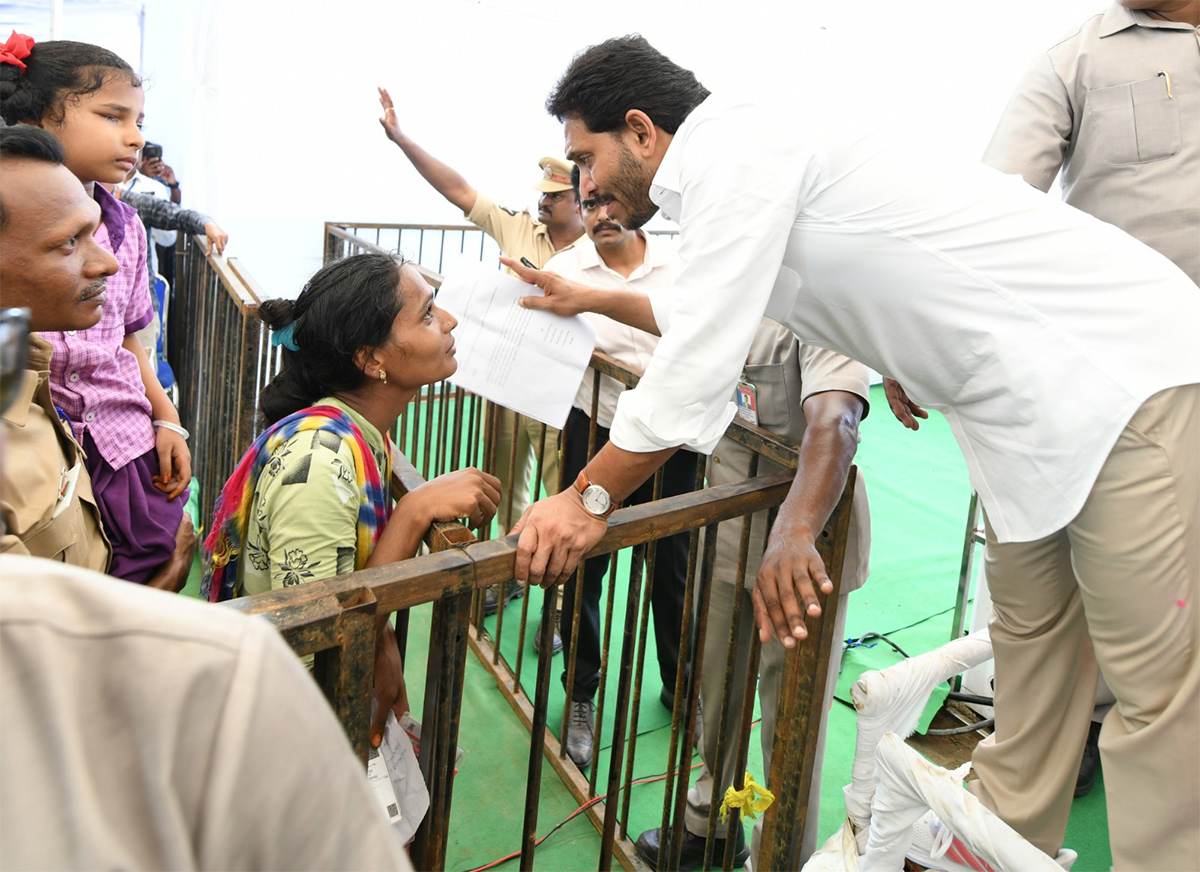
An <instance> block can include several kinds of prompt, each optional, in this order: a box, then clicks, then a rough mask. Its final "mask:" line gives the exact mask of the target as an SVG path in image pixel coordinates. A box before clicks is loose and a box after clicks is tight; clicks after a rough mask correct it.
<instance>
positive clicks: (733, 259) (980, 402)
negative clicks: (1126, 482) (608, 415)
mask: <svg viewBox="0 0 1200 872" xmlns="http://www.w3.org/2000/svg"><path fill="white" fill-rule="evenodd" d="M775 128H776V125H775V124H774V123H773V122H772V119H771V118H770V117H768V116H766V115H764V114H762V113H760V112H759V111H758V110H756V109H755V108H754V107H753V106H751V105H749V104H746V103H740V102H732V101H724V100H721V99H719V98H716V97H710V98H709V99H708V100H706V101H705V102H704V103H703V104H702V105H701V106H699V107H698V108H697V109H695V110H694V111H693V112H692V114H691V116H689V118H688V119H687V121H686V122H685V123H684V124H683V125H682V126H681V127H680V128H679V130H678V131H677V133H676V135H675V137H674V139H673V141H672V142H671V144H670V147H669V148H668V150H667V153H666V155H665V156H664V159H663V161H662V164H661V165H660V167H659V169H658V173H657V174H656V176H655V178H654V181H653V184H652V186H651V197H652V199H653V200H654V202H655V203H657V204H658V205H659V207H660V208H661V210H662V212H663V214H664V215H665V216H666V217H667V218H670V219H672V220H675V221H678V222H679V223H680V225H681V240H682V241H681V249H680V255H681V257H682V259H683V262H684V267H683V270H682V272H681V273H680V275H679V278H678V279H677V281H676V284H675V293H674V295H673V299H672V303H673V305H672V307H671V308H670V310H669V311H663V309H661V308H660V307H658V306H656V309H655V312H656V316H657V317H658V318H659V325H660V327H663V328H664V331H665V333H664V336H663V338H662V340H661V341H660V342H659V345H658V349H657V350H656V352H655V356H654V359H653V361H652V362H651V364H650V366H649V368H648V369H647V372H646V376H645V378H643V379H642V381H641V383H640V385H639V386H638V388H637V389H636V390H634V391H629V392H626V393H625V394H624V395H623V396H622V397H621V400H620V403H619V405H618V410H617V415H616V417H615V419H614V422H613V427H612V441H613V442H614V443H616V444H617V445H618V446H619V447H621V448H624V449H626V450H629V451H637V452H646V451H653V450H657V449H659V448H664V447H668V446H673V445H687V446H689V447H691V448H693V449H695V450H698V451H703V452H706V453H707V452H711V450H712V448H713V446H714V445H715V444H716V442H717V440H718V439H719V438H720V437H721V434H722V433H723V432H724V430H725V427H726V426H727V425H728V423H729V420H730V419H731V418H732V416H733V406H732V404H731V403H730V402H729V397H730V395H731V393H732V391H733V387H734V384H735V382H736V380H737V377H738V374H739V373H740V371H741V365H742V362H743V361H744V360H745V356H746V351H747V349H748V348H749V345H750V340H751V338H752V337H753V335H754V332H755V330H756V329H757V327H758V323H759V319H760V318H761V317H762V315H763V314H764V313H765V314H766V315H767V316H769V317H771V318H774V319H776V320H777V321H780V322H781V323H783V324H785V325H786V326H788V327H790V328H791V329H792V330H794V331H795V332H796V334H797V336H799V337H800V339H801V340H802V341H804V342H807V343H809V344H811V345H817V346H820V347H825V348H830V349H832V350H835V351H838V352H840V353H842V354H845V355H846V356H848V357H851V358H854V359H856V360H859V361H861V362H863V363H865V364H867V365H868V366H871V367H873V368H874V369H876V370H878V371H879V372H882V373H884V374H886V375H889V376H892V377H894V378H897V379H899V380H900V381H901V382H902V383H903V384H904V386H905V387H906V388H907V389H908V392H909V394H910V395H911V396H912V397H913V398H914V399H915V400H917V401H918V402H921V403H924V404H927V405H930V406H932V407H934V408H936V409H939V410H940V411H942V412H943V413H944V414H945V415H946V417H947V419H948V420H949V422H950V425H951V427H952V428H953V431H954V434H955V436H956V438H957V440H958V443H959V445H960V447H961V448H962V451H963V454H964V455H965V457H966V461H967V466H968V469H969V472H970V477H971V483H972V486H973V487H974V488H975V489H976V490H977V491H979V493H980V495H981V497H982V499H983V502H984V505H985V507H986V508H987V511H988V515H989V518H990V521H991V523H992V526H993V529H994V530H995V533H996V535H997V537H998V539H999V540H1000V541H1002V542H1006V541H1025V540H1030V539H1035V538H1039V537H1041V536H1045V535H1048V534H1049V533H1051V532H1053V531H1055V530H1058V529H1060V528H1062V527H1063V526H1065V525H1066V524H1067V522H1069V521H1070V520H1071V519H1072V518H1073V517H1074V516H1075V515H1076V514H1077V513H1078V512H1079V509H1080V508H1081V507H1082V505H1083V502H1084V500H1085V499H1086V498H1087V495H1088V492H1089V491H1090V488H1091V485H1092V483H1093V482H1094V480H1095V477H1096V475H1097V473H1098V471H1099V469H1100V467H1101V465H1102V464H1103V462H1104V459H1105V457H1106V456H1107V455H1108V452H1109V451H1110V449H1111V448H1112V446H1113V444H1114V442H1115V441H1116V439H1117V436H1118V434H1119V433H1120V432H1121V430H1122V429H1123V428H1124V426H1125V424H1126V423H1128V421H1129V419H1130V418H1131V417H1132V416H1133V413H1134V412H1135V411H1136V410H1137V408H1138V407H1139V406H1140V405H1141V403H1142V402H1143V401H1144V400H1145V399H1146V398H1147V397H1149V396H1150V395H1152V394H1154V393H1156V392H1158V391H1160V390H1162V389H1165V388H1167V387H1172V386H1175V385H1181V384H1190V383H1194V382H1200V341H1198V340H1197V337H1198V336H1200V297H1197V295H1196V293H1195V285H1193V284H1192V282H1191V281H1190V280H1189V279H1188V278H1187V276H1185V275H1184V274H1183V273H1182V272H1181V271H1180V270H1179V269H1178V268H1177V267H1175V266H1174V265H1173V264H1172V263H1171V262H1170V261H1168V260H1167V259H1166V258H1164V257H1162V256H1161V255H1159V254H1158V253H1156V252H1154V251H1152V250H1151V249H1149V248H1147V247H1146V246H1145V245H1143V244H1142V243H1140V242H1138V241H1137V240H1135V239H1133V238H1132V237H1130V236H1128V235H1127V234H1125V233H1124V232H1122V231H1120V230H1117V229H1116V228H1114V227H1112V226H1110V225H1108V224H1104V223H1103V222H1100V221H1098V220H1096V219H1095V218H1092V217H1091V216H1088V215H1085V214H1084V213H1082V212H1079V211H1078V210H1076V209H1073V208H1071V207H1069V206H1067V205H1065V204H1063V203H1061V202H1058V201H1057V200H1055V199H1053V198H1051V197H1048V196H1046V195H1044V194H1042V193H1040V192H1038V191H1035V190H1033V189H1032V188H1030V187H1029V186H1028V185H1026V184H1025V183H1024V182H1022V181H1021V180H1020V179H1019V178H1016V177H1008V176H1004V175H1002V174H1001V173H998V172H996V171H994V170H991V169H987V168H985V167H983V166H982V165H978V164H972V163H966V164H963V165H961V166H952V165H946V164H945V163H942V164H941V165H939V166H937V167H936V168H921V166H920V164H921V163H923V162H927V160H925V159H924V158H923V156H917V157H913V156H912V155H906V154H902V153H900V152H897V151H894V150H889V149H888V148H887V147H885V146H884V145H883V144H882V143H880V142H879V141H877V140H876V139H874V138H871V137H861V138H858V139H849V140H846V141H842V142H836V141H832V140H829V141H828V145H826V144H825V143H822V142H818V141H817V139H816V138H815V137H814V138H813V139H812V140H810V141H800V140H799V139H798V138H797V137H794V136H790V135H789V136H784V135H778V134H776V133H775ZM751 144H752V145H753V148H750V147H749V146H750V145H751ZM664 321H665V322H666V323H665V324H664Z"/></svg>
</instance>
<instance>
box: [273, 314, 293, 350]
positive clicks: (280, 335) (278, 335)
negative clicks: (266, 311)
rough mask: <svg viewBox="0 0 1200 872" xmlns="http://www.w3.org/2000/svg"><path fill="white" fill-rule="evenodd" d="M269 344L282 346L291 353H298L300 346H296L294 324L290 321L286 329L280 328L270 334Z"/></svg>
mask: <svg viewBox="0 0 1200 872" xmlns="http://www.w3.org/2000/svg"><path fill="white" fill-rule="evenodd" d="M271 344H272V345H274V346H277V347H278V346H280V345H282V346H283V347H284V348H290V349H291V350H292V351H299V350H300V346H299V345H297V344H296V322H295V321H292V322H291V323H290V324H288V325H287V326H286V327H280V328H278V329H277V330H273V331H272V332H271Z"/></svg>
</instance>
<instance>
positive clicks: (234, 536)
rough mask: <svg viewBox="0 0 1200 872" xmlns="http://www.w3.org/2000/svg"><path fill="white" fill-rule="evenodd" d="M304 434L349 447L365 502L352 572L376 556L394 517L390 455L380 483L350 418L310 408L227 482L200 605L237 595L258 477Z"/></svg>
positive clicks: (275, 431)
mask: <svg viewBox="0 0 1200 872" xmlns="http://www.w3.org/2000/svg"><path fill="white" fill-rule="evenodd" d="M302 430H328V431H330V432H331V433H336V434H337V435H338V436H341V437H342V438H343V439H345V440H346V441H347V443H348V444H349V445H350V450H351V452H352V453H353V455H354V475H355V480H356V482H357V484H358V491H359V495H360V500H361V502H360V503H359V507H358V525H357V529H356V537H357V541H356V543H355V544H356V545H357V548H356V561H355V567H354V568H355V569H362V568H363V566H364V565H365V564H366V562H367V558H368V557H370V556H371V552H372V551H373V550H375V543H376V541H378V539H379V535H380V533H382V532H383V528H384V525H385V524H386V523H387V519H388V516H389V515H390V514H391V499H390V497H389V494H388V488H386V487H385V484H386V483H388V482H390V481H391V477H392V462H391V454H390V451H389V453H388V456H387V460H386V468H385V469H384V475H383V477H382V478H380V475H379V466H378V464H376V462H375V455H374V454H373V453H372V452H371V446H370V445H368V444H367V440H366V439H364V438H363V435H362V432H361V431H360V430H359V429H358V427H356V426H355V424H354V421H353V420H351V418H350V416H349V415H347V414H346V413H345V412H343V411H342V410H341V409H339V408H337V407H336V406H311V407H309V408H307V409H301V410H300V411H298V412H295V413H293V414H291V415H288V416H287V417H286V418H282V419H280V420H279V421H277V422H276V423H275V424H274V425H273V426H271V427H270V428H269V429H267V430H266V431H264V432H263V433H262V435H260V436H259V437H258V438H257V439H256V440H254V444H253V445H251V446H250V450H248V451H247V452H246V456H245V457H243V458H242V460H241V462H240V463H239V464H238V465H237V469H235V470H234V471H233V475H231V476H230V477H229V481H227V482H225V487H224V488H222V490H221V495H220V497H218V498H217V504H216V508H215V509H214V511H213V525H212V530H211V532H210V533H209V534H208V538H207V539H205V540H204V550H205V552H206V554H205V559H204V580H203V582H201V585H200V597H201V599H207V600H209V601H211V602H214V603H215V602H221V601H222V600H227V599H232V598H233V597H235V596H237V595H238V591H237V590H236V587H237V576H238V560H239V559H240V558H241V554H242V545H243V542H244V540H245V537H246V529H247V527H248V526H249V523H250V509H251V505H252V503H253V501H254V488H255V487H256V486H257V484H258V477H259V475H260V474H261V473H262V471H263V469H264V468H265V467H266V465H267V463H268V461H270V459H271V455H272V454H273V453H274V452H275V450H276V449H278V448H279V446H281V445H283V444H284V443H285V442H287V441H288V440H289V439H291V438H292V437H293V436H295V435H296V434H297V433H299V432H300V431H302ZM389 448H390V446H389Z"/></svg>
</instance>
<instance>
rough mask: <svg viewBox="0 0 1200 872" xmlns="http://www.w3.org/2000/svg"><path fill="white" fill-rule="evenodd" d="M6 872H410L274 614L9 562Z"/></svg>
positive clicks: (41, 564) (2, 721) (46, 565)
mask: <svg viewBox="0 0 1200 872" xmlns="http://www.w3.org/2000/svg"><path fill="white" fill-rule="evenodd" d="M0 577H2V578H3V582H2V583H0V698H3V699H4V705H2V706H0V772H3V777H2V778H0V858H2V860H0V865H2V866H3V867H4V868H6V869H373V870H374V869H378V870H385V869H411V868H412V865H411V864H410V863H409V862H408V858H407V857H406V856H405V855H404V851H403V850H401V849H400V843H399V840H398V839H397V838H396V837H395V836H394V835H393V834H392V832H391V830H390V826H389V824H388V823H387V820H386V819H385V818H384V816H383V809H382V808H381V806H380V803H379V800H378V799H376V797H375V796H374V795H373V794H372V793H371V790H370V788H369V787H368V786H367V780H366V777H365V775H364V772H363V768H362V765H361V764H360V763H359V762H358V760H357V758H355V756H354V754H353V752H352V751H351V750H350V745H349V743H348V742H347V741H346V734H345V733H344V732H343V731H342V729H341V726H340V724H338V722H337V720H336V719H335V718H334V716H333V712H332V711H331V710H330V708H329V703H328V702H326V701H325V698H324V697H323V696H322V695H321V691H320V689H319V688H318V687H317V685H316V684H315V683H314V682H313V680H312V678H310V677H309V675H308V674H307V673H306V672H305V671H304V670H303V669H302V668H301V667H300V664H299V663H298V662H297V660H296V656H295V654H293V653H292V650H291V649H290V648H288V647H287V645H286V644H285V643H284V642H283V640H282V639H281V638H280V636H279V634H278V633H277V632H276V631H275V629H274V628H273V627H272V626H271V625H270V624H269V623H268V622H267V621H266V620H265V619H264V618H261V617H252V618H251V617H246V616H245V615H242V614H239V613H238V612H236V611H234V610H233V609H229V608H225V607H222V606H213V605H210V604H208V603H201V602H197V601H195V600H193V599H190V598H188V597H180V596H175V595H174V594H168V593H165V592H163V591H160V590H152V589H148V588H146V587H143V586H142V585H140V584H125V583H123V582H119V581H114V580H112V579H110V578H106V577H105V576H101V575H98V574H96V573H93V572H87V571H85V570H82V569H78V568H76V567H73V566H62V565H61V564H57V563H51V562H49V561H45V560H37V559H34V558H32V557H17V556H12V555H7V554H6V555H3V556H0Z"/></svg>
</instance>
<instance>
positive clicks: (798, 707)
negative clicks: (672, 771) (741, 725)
mask: <svg viewBox="0 0 1200 872" xmlns="http://www.w3.org/2000/svg"><path fill="white" fill-rule="evenodd" d="M856 474H857V469H855V468H853V467H851V469H850V474H849V476H848V477H847V479H846V487H845V489H844V490H843V492H842V498H841V500H840V501H839V502H838V504H837V507H836V508H835V509H834V510H833V513H832V514H831V515H830V516H829V521H828V522H827V523H826V525H825V529H824V530H823V531H822V532H821V535H820V536H819V537H818V539H817V553H818V554H820V555H821V559H822V560H823V561H824V562H825V571H826V572H827V573H828V574H829V578H830V581H832V582H833V591H832V592H831V593H829V594H828V595H826V596H824V597H823V598H822V599H823V602H822V604H821V617H820V619H819V620H818V621H816V622H811V623H810V625H809V634H808V638H806V639H805V640H804V641H803V642H800V643H799V644H797V645H796V646H795V647H793V648H790V649H788V652H787V655H786V656H785V658H784V665H783V675H782V676H781V678H780V682H779V709H778V714H777V715H776V719H777V722H778V723H780V724H788V725H791V726H792V728H791V729H785V730H779V731H777V732H776V735H775V745H774V748H773V750H772V752H771V774H770V778H769V785H768V786H769V787H770V789H771V791H772V792H773V793H774V794H775V803H774V804H773V805H772V806H771V808H769V809H767V811H766V812H765V813H764V820H763V838H762V847H761V849H760V852H759V862H758V864H757V865H758V868H761V869H797V868H799V866H800V862H799V861H800V843H801V841H802V839H803V835H804V827H805V824H806V822H807V818H808V793H809V787H810V785H811V784H812V774H813V766H814V764H815V762H816V748H817V737H818V734H819V732H820V729H821V716H822V714H823V712H822V711H821V701H822V700H823V699H824V698H825V681H826V678H827V673H828V672H829V657H830V651H829V648H830V641H831V640H830V636H831V635H832V633H833V628H834V625H835V622H836V620H837V605H838V595H839V593H840V591H841V582H842V565H843V563H844V562H845V557H846V534H847V532H848V531H849V529H850V509H851V505H852V503H853V500H854V481H855V477H856ZM814 624H815V626H814Z"/></svg>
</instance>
